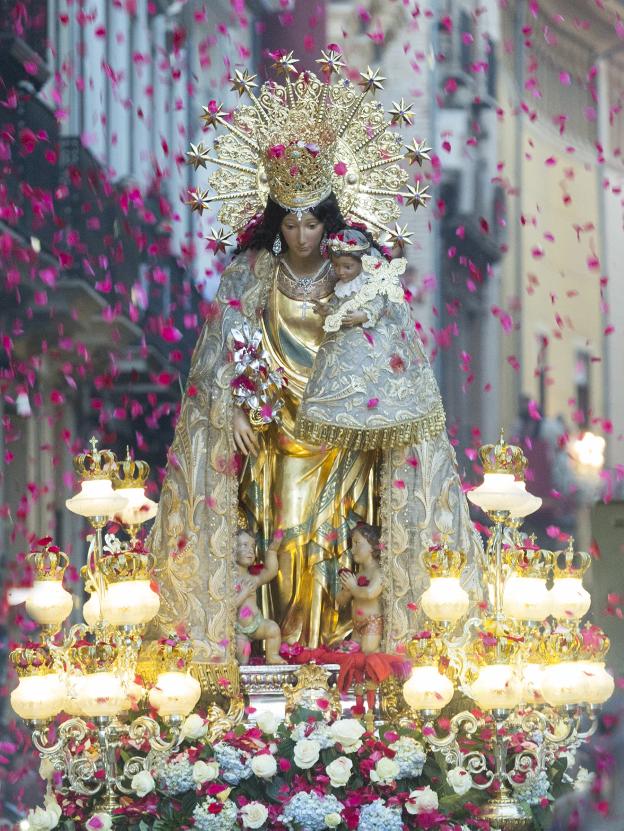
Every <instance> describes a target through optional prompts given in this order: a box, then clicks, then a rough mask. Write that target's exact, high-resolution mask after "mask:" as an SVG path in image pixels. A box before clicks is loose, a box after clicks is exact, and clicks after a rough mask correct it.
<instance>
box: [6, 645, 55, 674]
mask: <svg viewBox="0 0 624 831" xmlns="http://www.w3.org/2000/svg"><path fill="white" fill-rule="evenodd" d="M9 660H10V661H11V663H12V664H13V666H14V667H15V671H16V672H17V675H18V677H19V678H26V677H30V676H31V675H49V674H50V673H51V672H53V671H54V666H53V660H52V656H51V655H50V652H49V651H48V649H47V648H46V647H45V646H18V647H17V648H16V649H14V650H13V651H12V652H11V653H10V654H9Z"/></svg>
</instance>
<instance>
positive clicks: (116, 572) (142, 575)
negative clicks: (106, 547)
mask: <svg viewBox="0 0 624 831" xmlns="http://www.w3.org/2000/svg"><path fill="white" fill-rule="evenodd" d="M98 565H99V568H100V571H101V572H102V574H103V575H104V578H105V580H106V581H107V583H121V582H123V581H125V580H149V579H150V578H151V569H152V566H153V557H152V555H151V554H148V553H147V552H141V551H130V550H128V551H121V552H120V553H114V554H105V555H104V556H103V557H100V559H99V563H98Z"/></svg>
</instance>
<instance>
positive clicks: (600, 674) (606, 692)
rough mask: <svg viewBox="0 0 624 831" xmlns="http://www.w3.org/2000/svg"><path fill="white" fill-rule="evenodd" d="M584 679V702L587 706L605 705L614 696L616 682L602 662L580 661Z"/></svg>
mask: <svg viewBox="0 0 624 831" xmlns="http://www.w3.org/2000/svg"><path fill="white" fill-rule="evenodd" d="M579 663H580V668H581V671H582V673H583V677H584V692H583V701H584V702H586V703H587V704H604V703H605V701H607V699H609V698H611V696H612V695H613V690H614V689H615V681H614V680H613V676H611V675H610V674H609V673H608V672H607V670H606V669H605V665H604V662H602V661H580V662H579Z"/></svg>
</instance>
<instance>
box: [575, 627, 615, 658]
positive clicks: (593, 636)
mask: <svg viewBox="0 0 624 831" xmlns="http://www.w3.org/2000/svg"><path fill="white" fill-rule="evenodd" d="M579 634H580V637H581V646H580V657H581V658H584V659H586V660H589V661H604V659H605V658H606V656H607V652H608V651H609V649H610V648H611V641H610V640H609V638H608V637H607V635H606V634H605V632H604V631H603V630H602V629H601V628H600V626H596V625H595V624H593V623H589V621H588V622H587V623H586V624H585V626H583V628H582V629H581V631H580V633H579Z"/></svg>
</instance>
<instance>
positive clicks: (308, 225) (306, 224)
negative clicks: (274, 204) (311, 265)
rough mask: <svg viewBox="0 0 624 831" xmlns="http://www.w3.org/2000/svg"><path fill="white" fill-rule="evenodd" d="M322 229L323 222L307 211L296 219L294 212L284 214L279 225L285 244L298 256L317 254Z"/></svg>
mask: <svg viewBox="0 0 624 831" xmlns="http://www.w3.org/2000/svg"><path fill="white" fill-rule="evenodd" d="M324 230H325V226H324V225H323V223H322V222H320V220H318V219H317V218H316V217H315V216H314V214H311V213H309V212H308V211H306V212H305V213H304V214H303V216H302V217H301V219H297V217H296V216H295V214H292V213H289V214H286V216H285V217H284V219H283V220H282V224H281V225H280V231H281V232H282V236H283V237H284V239H285V240H286V245H287V246H288V248H289V249H290V250H291V251H292V252H293V253H294V254H296V255H297V256H299V257H310V256H313V255H315V254H318V252H319V245H320V243H321V239H322V238H323V231H324Z"/></svg>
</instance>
